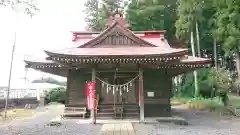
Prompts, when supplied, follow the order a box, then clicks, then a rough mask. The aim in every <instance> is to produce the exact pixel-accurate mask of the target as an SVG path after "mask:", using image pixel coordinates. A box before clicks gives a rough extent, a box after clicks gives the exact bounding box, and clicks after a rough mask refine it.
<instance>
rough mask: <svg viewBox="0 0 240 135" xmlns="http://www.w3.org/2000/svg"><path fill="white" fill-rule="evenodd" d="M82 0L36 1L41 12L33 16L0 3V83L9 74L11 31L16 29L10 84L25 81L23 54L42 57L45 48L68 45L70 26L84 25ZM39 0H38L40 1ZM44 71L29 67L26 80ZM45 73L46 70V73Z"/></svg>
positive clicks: (5, 82) (2, 82) (17, 84)
mask: <svg viewBox="0 0 240 135" xmlns="http://www.w3.org/2000/svg"><path fill="white" fill-rule="evenodd" d="M84 1H85V0H68V1H66V0H45V1H41V3H39V8H40V12H39V13H37V15H36V16H34V17H33V18H32V19H30V18H29V17H26V16H25V15H21V14H17V16H16V14H15V13H14V12H13V11H12V10H10V9H9V8H6V7H1V6H0V18H1V20H4V21H1V25H0V29H1V31H0V37H1V39H0V47H1V49H0V60H1V64H2V66H1V67H0V69H1V70H0V74H1V76H0V86H6V85H7V84H8V74H9V66H10V59H11V50H12V45H13V39H14V32H15V31H17V42H16V51H15V54H14V63H13V72H12V85H11V87H14V86H21V85H22V84H23V83H24V81H23V79H21V78H23V77H24V76H25V68H24V65H25V64H24V62H23V60H24V58H25V57H26V56H28V57H30V56H32V57H44V54H43V52H42V51H43V50H44V49H59V48H61V49H62V48H65V47H66V48H68V47H69V45H70V44H69V43H70V42H71V38H72V37H71V33H70V31H72V30H83V29H84V28H85V22H84V19H83V18H84V13H83V12H82V10H83V8H84ZM39 2H40V1H39ZM44 75H46V74H44V73H40V72H37V71H28V75H27V77H28V78H29V80H33V79H35V78H39V77H41V76H44ZM47 76H48V74H47ZM59 79H61V78H59Z"/></svg>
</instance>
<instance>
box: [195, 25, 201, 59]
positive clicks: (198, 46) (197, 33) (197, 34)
mask: <svg viewBox="0 0 240 135" xmlns="http://www.w3.org/2000/svg"><path fill="white" fill-rule="evenodd" d="M196 38H197V53H198V55H197V56H198V57H201V48H200V39H199V32H198V22H196Z"/></svg>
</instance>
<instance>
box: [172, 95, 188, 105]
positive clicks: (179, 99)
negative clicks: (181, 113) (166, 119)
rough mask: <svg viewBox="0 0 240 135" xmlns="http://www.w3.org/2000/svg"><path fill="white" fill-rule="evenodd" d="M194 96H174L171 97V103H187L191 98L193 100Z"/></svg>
mask: <svg viewBox="0 0 240 135" xmlns="http://www.w3.org/2000/svg"><path fill="white" fill-rule="evenodd" d="M191 99H192V98H189V97H173V98H172V99H171V105H173V106H174V105H182V104H186V103H187V102H188V101H189V100H191Z"/></svg>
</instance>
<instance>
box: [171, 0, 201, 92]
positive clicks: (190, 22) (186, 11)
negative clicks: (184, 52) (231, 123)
mask: <svg viewBox="0 0 240 135" xmlns="http://www.w3.org/2000/svg"><path fill="white" fill-rule="evenodd" d="M177 3H178V7H177V16H178V20H177V21H176V25H175V26H176V36H177V38H178V39H180V40H183V41H185V42H187V43H189V41H190V45H191V47H190V48H191V51H192V55H193V56H196V53H195V50H196V49H195V42H194V41H195V39H197V54H198V56H201V55H200V41H199V30H198V29H199V26H198V24H199V23H200V22H201V21H202V20H203V16H202V7H203V5H204V2H203V1H202V0H178V1H177ZM194 32H195V33H194ZM194 35H195V37H196V38H194ZM189 38H190V40H188V39H189ZM193 74H194V85H195V96H198V94H199V88H198V80H197V79H198V78H197V72H196V71H194V72H193Z"/></svg>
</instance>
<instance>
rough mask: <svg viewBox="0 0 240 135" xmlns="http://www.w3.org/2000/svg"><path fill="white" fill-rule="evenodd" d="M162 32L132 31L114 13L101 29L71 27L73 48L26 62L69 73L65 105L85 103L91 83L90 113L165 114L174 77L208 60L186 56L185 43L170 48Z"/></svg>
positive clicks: (103, 115)
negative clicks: (92, 103)
mask: <svg viewBox="0 0 240 135" xmlns="http://www.w3.org/2000/svg"><path fill="white" fill-rule="evenodd" d="M164 33H165V31H131V26H130V25H129V24H128V23H127V22H126V21H125V19H124V17H123V16H122V14H119V13H117V14H115V15H112V16H111V17H109V19H108V22H107V24H106V29H105V30H104V31H102V32H79V31H73V32H72V35H73V39H72V42H74V43H75V44H76V47H73V48H67V49H62V50H46V51H45V53H46V54H47V56H48V57H46V58H43V59H40V60H31V61H30V60H26V61H25V63H26V67H28V68H33V69H35V70H39V71H42V72H46V73H51V74H54V75H58V76H63V77H66V78H67V90H66V103H65V107H74V106H75V107H76V106H77V107H87V97H86V90H85V85H86V82H89V81H93V82H95V94H96V97H99V98H98V100H97V103H96V104H97V108H98V111H97V112H96V115H95V116H94V115H93V113H91V117H96V118H97V119H98V118H99V119H100V118H112V117H114V107H117V106H121V107H123V118H137V119H139V120H140V121H144V118H146V117H168V116H171V104H170V97H171V94H172V93H171V87H172V78H173V77H174V76H177V75H179V74H183V73H187V72H192V71H194V70H196V69H198V68H203V67H209V66H210V64H211V60H209V59H205V58H199V57H192V56H188V49H187V48H183V47H182V48H179V47H174V46H175V45H174V42H173V43H170V42H169V43H168V41H167V40H166V39H165V38H164ZM89 112H90V111H89ZM89 114H90V113H89Z"/></svg>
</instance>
